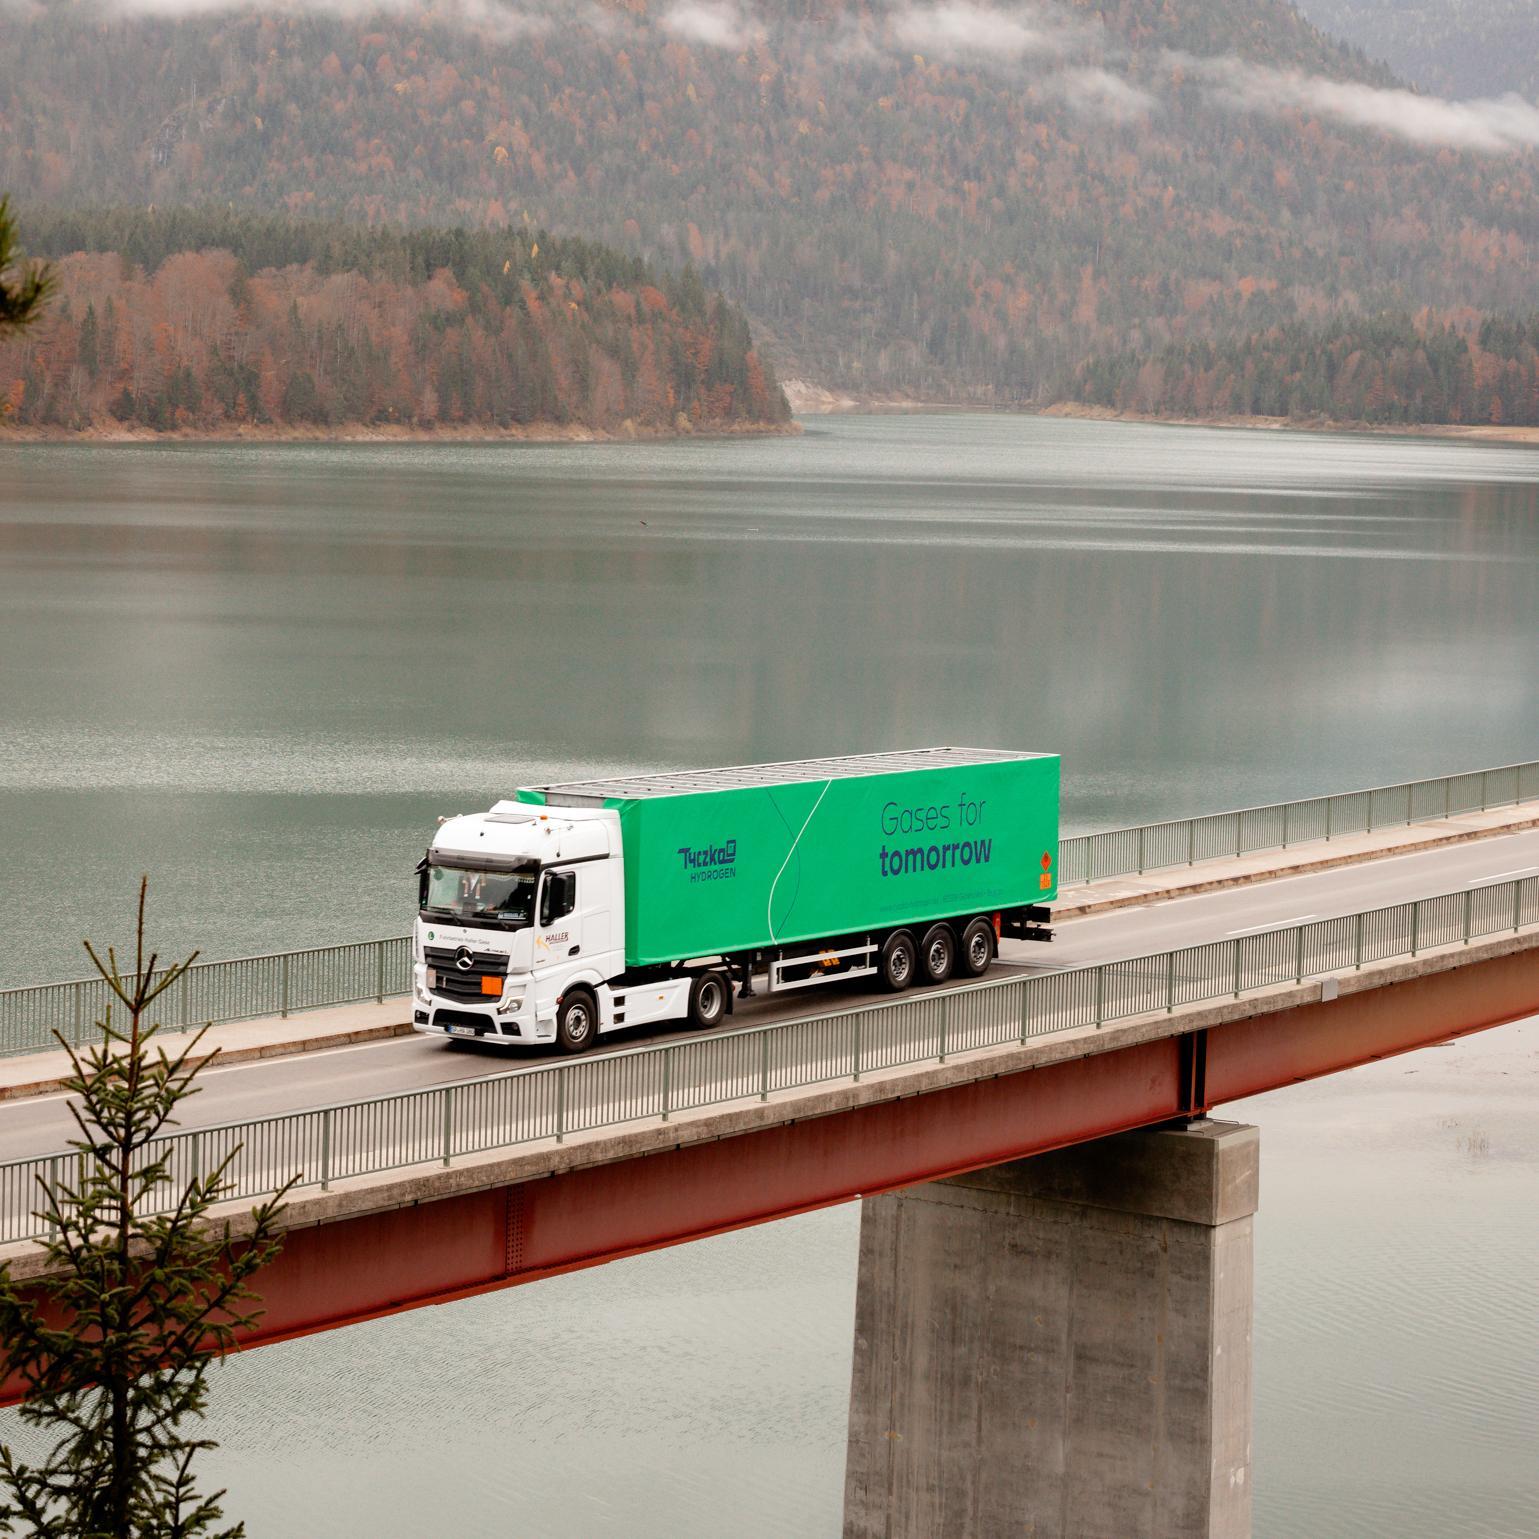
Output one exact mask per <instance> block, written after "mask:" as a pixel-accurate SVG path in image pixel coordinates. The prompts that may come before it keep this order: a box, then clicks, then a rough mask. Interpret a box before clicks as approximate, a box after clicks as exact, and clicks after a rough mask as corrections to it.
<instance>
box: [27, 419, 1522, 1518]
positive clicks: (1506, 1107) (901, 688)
mask: <svg viewBox="0 0 1539 1539" xmlns="http://www.w3.org/2000/svg"><path fill="white" fill-rule="evenodd" d="M1536 664H1539V457H1536V456H1535V454H1534V453H1532V452H1530V451H1526V450H1522V449H1516V448H1513V449H1506V448H1497V447H1485V446H1472V445H1464V444H1449V443H1438V442H1435V441H1427V440H1391V439H1382V438H1375V439H1355V438H1346V437H1342V438H1327V437H1316V436H1306V435H1296V434H1259V433H1257V434H1252V433H1227V432H1209V431H1204V430H1194V429H1169V428H1158V427H1144V426H1135V425H1126V424H1096V423H1077V422H1059V421H1051V420H1046V419H1023V418H1002V417H1001V418H991V417H964V416H957V417H912V418H910V417H903V418H897V417H888V418H845V419H835V420H832V421H820V422H815V423H812V424H810V425H809V430H808V432H807V433H806V434H805V436H803V437H801V438H799V439H789V440H787V439H773V440H766V441H764V442H745V441H741V440H734V441H730V442H695V443H681V444H652V445H623V446H622V445H614V446H592V445H582V446H548V447H547V446H516V447H503V446H467V445H444V446H431V447H415V446H390V447H383V446H336V447H330V446H302V447H288V446H284V447H268V446H260V447H259V446H230V447H201V446H198V447H194V446H168V447H154V448H140V447H115V446H114V447H107V446H102V447H77V446H53V445H48V446H25V447H14V446H13V447H7V448H0V722H3V724H4V729H3V731H0V828H3V829H4V845H3V850H4V854H5V857H6V861H7V865H8V868H9V879H8V880H7V881H6V882H5V883H4V884H3V891H0V925H3V927H4V933H5V934H6V935H7V936H8V937H10V938H11V944H10V945H9V946H8V948H7V952H6V955H5V956H4V957H3V958H0V985H4V984H6V983H19V982H26V981H33V980H35V979H38V978H46V977H61V976H73V975H76V974H78V972H79V971H80V968H79V962H78V956H79V952H78V946H79V939H80V937H81V935H82V934H87V933H89V934H92V935H94V936H97V937H101V938H115V937H116V936H118V935H120V934H121V933H122V926H123V919H124V916H125V912H126V903H127V899H128V895H129V887H130V884H131V882H132V881H133V879H134V877H135V875H136V873H138V872H139V871H141V870H149V871H150V872H151V873H152V877H153V879H154V882H155V884H156V889H155V914H156V918H157V923H158V928H159V933H160V935H161V936H162V937H163V938H165V939H166V940H167V941H168V942H169V943H170V944H172V945H185V946H192V945H199V946H202V947H203V948H204V949H205V952H206V954H209V955H235V954H240V953H243V952H253V951H263V950H269V949H277V948H282V947H288V946H293V945H302V944H321V943H326V942H330V941H337V940H347V939H357V938H364V937H372V936H374V935H380V934H397V933H402V932H403V931H404V930H405V928H406V926H407V922H408V916H409V904H410V897H411V881H410V868H411V865H412V864H413V862H414V860H415V858H416V856H417V854H418V853H420V850H421V848H422V846H423V844H424V843H425V841H426V837H427V834H428V832H429V830H430V829H431V828H432V826H433V820H434V818H435V816H436V815H438V814H440V813H448V812H453V811H460V810H465V809H467V808H471V807H475V806H483V805H486V804H487V803H488V801H489V799H491V798H493V797H496V796H500V795H504V794H507V793H508V792H509V791H510V790H511V789H512V788H513V787H514V786H517V785H519V784H522V783H527V782H528V781H530V780H534V779H537V778H544V777H548V776H570V775H573V774H577V773H587V772H591V771H599V770H606V769H611V768H621V767H634V766H647V767H658V768H662V767H668V766H674V765H694V764H713V763H728V762H741V761H748V760H757V759H766V758H788V757H793V756H799V755H804V754H825V753H841V752H854V751H861V750H870V749H877V748H886V747H892V746H898V745H905V744H917V743H933V742H964V743H985V744H998V745H1003V746H1022V747H1039V748H1052V749H1057V750H1059V751H1060V752H1061V753H1062V754H1063V756H1064V772H1065V793H1066V794H1065V800H1066V808H1065V810H1066V824H1067V826H1068V827H1069V828H1071V829H1077V828H1084V827H1092V826H1104V825H1106V824H1112V823H1121V822H1135V821H1141V820H1144V819H1146V818H1152V817H1159V816H1172V815H1179V814H1182V813H1186V812H1194V811H1204V810H1212V809H1215V808H1219V807H1225V806H1232V805H1236V804H1240V803H1245V802H1254V801H1262V800H1270V799H1274V798H1277V797H1282V796H1289V795H1302V794H1310V793H1314V792H1318V791H1323V790H1338V789H1345V788H1347V787H1350V786H1354V785H1358V784H1367V783H1372V782H1375V781H1379V780H1382V779H1386V778H1400V777H1402V776H1405V775H1417V774H1436V773H1441V772H1443V771H1445V770H1449V769H1458V768H1465V767H1470V766H1476V765H1483V764H1495V763H1500V762H1504V761H1508V760H1513V759H1520V758H1528V757H1532V756H1533V755H1534V754H1535V752H1536V751H1539V691H1536V689H1535V687H1534V684H1535V678H1536ZM1446 1052H1447V1054H1448V1055H1449V1056H1448V1059H1447V1062H1448V1063H1449V1064H1453V1063H1455V1062H1456V1060H1455V1058H1454V1057H1453V1056H1452V1055H1454V1054H1455V1053H1460V1054H1473V1061H1475V1062H1476V1063H1477V1067H1475V1068H1472V1069H1470V1070H1469V1072H1468V1073H1465V1074H1464V1075H1463V1077H1462V1078H1460V1077H1458V1076H1454V1077H1453V1078H1450V1077H1449V1075H1448V1074H1446V1073H1443V1072H1442V1070H1441V1069H1440V1070H1439V1071H1438V1072H1437V1073H1434V1072H1433V1063H1434V1061H1437V1062H1440V1063H1441V1062H1442V1060H1440V1059H1438V1055H1435V1054H1423V1055H1421V1057H1420V1058H1419V1059H1410V1060H1406V1061H1405V1063H1404V1064H1401V1065H1386V1066H1380V1067H1379V1068H1377V1069H1374V1070H1370V1071H1360V1073H1359V1074H1355V1075H1350V1076H1345V1077H1343V1078H1341V1079H1340V1080H1337V1081H1332V1082H1330V1083H1329V1084H1328V1085H1323V1086H1319V1087H1312V1088H1307V1089H1302V1090H1295V1091H1289V1092H1286V1093H1283V1094H1280V1095H1278V1096H1275V1097H1269V1098H1267V1100H1266V1104H1265V1105H1264V1106H1261V1107H1259V1108H1258V1107H1247V1108H1245V1109H1244V1110H1245V1115H1248V1116H1255V1117H1256V1118H1257V1120H1259V1121H1260V1122H1261V1123H1262V1126H1263V1137H1264V1139H1265V1141H1266V1148H1267V1162H1266V1178H1265V1179H1266V1193H1265V1197H1264V1206H1263V1216H1262V1220H1261V1224H1260V1228H1259V1230H1258V1250H1259V1257H1260V1261H1261V1277H1260V1282H1259V1284H1258V1297H1257V1312H1258V1340H1257V1372H1258V1386H1257V1468H1256V1477H1257V1513H1258V1533H1259V1534H1261V1535H1262V1536H1264V1539H1275V1536H1294V1535H1298V1536H1301V1539H1303V1536H1309V1539H1317V1536H1330V1535H1337V1534H1341V1535H1347V1534H1350V1535H1368V1536H1383V1539H1417V1536H1425V1539H1450V1536H1463V1535H1481V1536H1485V1535H1491V1536H1497V1535H1500V1536H1507V1539H1512V1536H1529V1539H1532V1536H1535V1535H1539V1517H1536V1516H1535V1514H1536V1511H1539V1460H1536V1459H1534V1458H1533V1456H1532V1450H1533V1448H1534V1447H1535V1446H1536V1445H1539V1391H1536V1389H1535V1385H1536V1383H1539V1325H1536V1321H1539V1309H1536V1308H1535V1304H1536V1290H1535V1283H1534V1278H1535V1277H1536V1276H1539V1241H1536V1235H1539V1223H1535V1221H1534V1220H1535V1217H1536V1215H1539V1147H1536V1136H1535V1133H1534V1129H1535V1127H1539V1100H1536V1087H1539V1060H1536V1051H1535V1045H1534V1039H1533V1037H1532V1036H1531V1035H1530V1036H1527V1037H1525V1036H1524V1035H1523V1029H1521V1028H1513V1029H1509V1031H1508V1032H1505V1033H1500V1034H1495V1035H1493V1036H1492V1037H1490V1038H1489V1039H1487V1040H1486V1043H1485V1044H1484V1045H1483V1046H1482V1047H1480V1048H1479V1049H1478V1050H1475V1049H1472V1048H1471V1047H1470V1046H1469V1045H1466V1046H1465V1047H1464V1048H1460V1049H1457V1050H1455V1049H1450V1050H1446ZM1457 1062H1459V1063H1462V1062H1464V1060H1463V1059H1462V1058H1461V1059H1458V1060H1457ZM1482 1066H1483V1067H1482ZM1374 1076H1380V1078H1374ZM1461 1140H1464V1141H1463V1142H1461ZM855 1223H856V1217H855V1213H854V1211H853V1210H837V1211H834V1212H830V1213H824V1214H819V1215H814V1216H812V1217H809V1218H805V1219H801V1220H796V1221H791V1222H786V1223H783V1224H779V1225H775V1226H771V1227H768V1228H764V1229H759V1230H756V1231H752V1232H750V1233H747V1234H742V1235H736V1236H731V1237H728V1238H725V1239H721V1240H716V1241H712V1242H708V1243H704V1244H699V1245H695V1246H691V1247H688V1248H686V1249H681V1250H677V1251H673V1252H669V1253H666V1254H663V1255H659V1256H652V1257H647V1258H641V1259H638V1260H634V1261H629V1262H624V1263H618V1264H615V1265H613V1266H610V1267H607V1268H604V1269H602V1270H599V1271H596V1272H593V1273H589V1274H585V1275H581V1276H577V1277H571V1278H565V1279H561V1280H558V1281H555V1282H551V1283H542V1284H536V1285H532V1286H528V1287H524V1288H520V1289H517V1290H515V1291H513V1292H511V1293H508V1294H504V1295H500V1296H496V1297H490V1298H485V1299H481V1300H477V1301H474V1302H470V1303H466V1304H460V1305H455V1306H452V1307H449V1308H443V1309H433V1310H426V1311H422V1312H419V1313H417V1314H413V1315H408V1316H405V1317H402V1318H400V1319H397V1320H392V1321H386V1322H380V1323H378V1324H374V1325H369V1326H363V1327H358V1328H356V1329H353V1330H350V1331H346V1332H339V1333H336V1334H333V1335H331V1336H326V1337H321V1338H317V1339H315V1340H311V1341H305V1342H298V1343H293V1344H291V1345H288V1346H284V1347H276V1348H271V1349H268V1350H266V1351H263V1352H261V1353H256V1354H253V1355H252V1356H250V1357H248V1358H245V1359H241V1360H239V1361H237V1362H234V1363H232V1364H231V1365H229V1366H228V1367H227V1368H226V1369H225V1370H224V1372H223V1374H222V1376H221V1381H220V1384H221V1387H220V1393H219V1397H218V1401H219V1403H218V1407H217V1415H216V1423H217V1425H216V1427H215V1429H214V1430H215V1433H216V1435H218V1436H220V1437H223V1438H224V1439H225V1440H226V1444H227V1446H226V1448H225V1449H224V1450H223V1451H222V1452H221V1453H220V1455H219V1456H218V1461H217V1462H218V1466H219V1476H220V1478H221V1479H224V1480H227V1481H228V1482H229V1483H230V1485H231V1491H232V1505H233V1507H234V1509H235V1510H236V1511H237V1512H238V1513H240V1514H241V1515H244V1516H247V1517H248V1518H249V1519H250V1525H251V1532H252V1534H253V1535H254V1536H260V1535H264V1534H274V1535H276V1534H298V1533H313V1534H318V1535H327V1536H337V1539H342V1536H349V1539H351V1536H354V1535H357V1536H364V1535H371V1536H372V1535H396V1534H400V1535H417V1534H438V1533H455V1534H463V1535H480V1534H486V1535H493V1534H496V1535H513V1534H516V1535H533V1534H549V1535H588V1534H593V1535H616V1536H618V1535H633V1534H656V1535H659V1536H662V1535H669V1536H674V1535H677V1536H686V1535H688V1536H694V1535H699V1536H710V1535H717V1534H729V1533H730V1534H742V1535H759V1534H763V1535H778V1534H786V1535H801V1534H829V1535H832V1534H836V1533H837V1532H838V1515H839V1497H840V1483H841V1479H842V1465H843V1419H844V1411H845V1396H846V1393H847V1374H848V1363H849V1331H850V1321H851V1313H852V1309H853V1288H854V1237H855Z"/></svg>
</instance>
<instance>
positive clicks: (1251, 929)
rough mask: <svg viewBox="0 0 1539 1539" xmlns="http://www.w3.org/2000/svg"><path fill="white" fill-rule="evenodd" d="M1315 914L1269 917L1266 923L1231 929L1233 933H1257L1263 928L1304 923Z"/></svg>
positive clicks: (1270, 928)
mask: <svg viewBox="0 0 1539 1539" xmlns="http://www.w3.org/2000/svg"><path fill="white" fill-rule="evenodd" d="M1314 917H1315V916H1314V915H1313V914H1295V915H1294V916H1293V918H1292V919H1269V920H1267V922H1266V923H1265V924H1253V925H1247V926H1246V928H1245V929H1243V930H1231V931H1230V932H1229V933H1230V934H1231V935H1255V934H1257V933H1258V932H1259V931H1261V930H1280V929H1281V928H1282V927H1283V926H1284V925H1289V924H1303V922H1304V921H1305V920H1306V919H1313V918H1314Z"/></svg>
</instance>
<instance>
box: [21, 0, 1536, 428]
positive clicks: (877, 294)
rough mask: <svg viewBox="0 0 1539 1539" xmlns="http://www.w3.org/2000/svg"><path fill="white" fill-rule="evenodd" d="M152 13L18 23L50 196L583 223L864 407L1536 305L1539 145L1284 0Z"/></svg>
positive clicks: (31, 131)
mask: <svg viewBox="0 0 1539 1539" xmlns="http://www.w3.org/2000/svg"><path fill="white" fill-rule="evenodd" d="M533 3H543V0H531V4H533ZM142 4H143V0H89V3H88V0H44V3H42V4H41V5H40V6H36V7H34V8H33V9H32V10H30V11H22V12H20V13H18V12H16V11H12V12H11V13H10V14H9V15H8V17H7V20H6V24H5V26H4V27H3V28H0V186H5V187H9V188H10V189H11V190H12V191H13V192H14V193H15V194H17V195H18V197H20V198H21V199H23V200H24V202H25V203H27V204H30V205H32V206H34V207H35V206H38V205H39V204H41V203H46V204H51V205H55V206H72V205H74V206H78V205H82V204H89V203H100V202H103V201H122V200H137V201H141V202H144V203H153V204H155V205H156V206H163V205H167V204H172V203H178V202H187V201H202V200H208V201H217V202H221V203H223V202H228V203H231V204H233V205H235V206H236V207H239V208H252V207H257V208H274V207H277V208H282V209H286V210H288V211H290V212H292V213H296V214H299V213H303V214H315V215H326V216H338V217H346V218H349V219H357V220H369V221H381V220H384V221H396V222H401V223H418V222H439V223H446V222H465V223H468V224H471V225H488V226H500V225H503V224H504V223H511V224H513V225H516V226H519V227H521V228H522V227H524V226H525V225H526V223H527V225H528V227H530V228H534V227H539V226H546V227H549V228H551V229H553V230H556V231H558V232H561V233H578V234H582V235H585V236H589V237H592V238H595V239H602V240H605V241H608V242H611V243H615V244H618V245H621V246H623V247H625V248H627V249H629V250H631V251H635V252H638V253H641V254H643V255H645V256H647V257H648V258H650V259H652V260H654V261H656V262H657V263H659V264H660V265H661V266H665V267H667V268H671V269H673V270H678V269H679V268H681V267H682V266H683V264H684V263H686V262H693V263H694V264H695V265H696V267H697V268H698V269H699V271H700V273H701V275H702V277H703V279H704V281H705V282H706V283H707V284H708V285H710V286H712V287H720V288H722V289H723V290H724V291H725V292H726V293H727V294H728V295H729V296H730V297H731V298H733V299H734V300H736V301H738V302H739V303H741V304H742V305H743V306H744V307H745V308H746V309H747V311H748V314H749V316H750V317H751V319H752V321H753V323H754V326H755V330H756V333H757V334H758V335H759V338H760V341H761V344H762V345H764V346H765V347H766V348H767V350H769V351H770V353H771V355H772V356H773V357H775V359H776V362H777V364H778V365H779V366H780V370H781V373H782V374H789V373H792V372H796V373H802V374H807V375H810V376H811V377H813V378H815V379H817V380H819V381H820V382H823V383H827V384H832V385H837V386H839V387H842V388H845V389H853V390H856V391H857V392H859V391H873V392H874V391H903V392H908V393H911V394H914V395H920V396H945V397H950V398H973V399H992V400H1005V401H1042V400H1045V399H1049V398H1051V397H1052V396H1053V395H1055V394H1059V393H1062V392H1064V391H1066V390H1071V389H1072V388H1073V384H1074V381H1075V378H1076V371H1077V369H1078V368H1079V366H1080V365H1081V364H1082V363H1083V362H1084V360H1085V359H1087V358H1089V357H1091V356H1099V357H1107V356H1111V355H1114V354H1122V353H1134V354H1147V353H1150V352H1152V351H1155V350H1158V349H1161V348H1164V347H1167V346H1184V345H1186V344H1187V343H1189V342H1201V341H1211V342H1214V343H1227V342H1230V341H1234V340H1236V339H1240V338H1244V337H1246V336H1249V335H1251V334H1253V333H1255V332H1257V331H1258V330H1262V329H1264V328H1267V327H1270V326H1275V325H1281V324H1292V323H1296V322H1297V323H1305V322H1317V321H1320V320H1323V319H1325V318H1327V317H1330V316H1331V315H1333V314H1335V313H1337V312H1338V311H1339V312H1345V313H1350V314H1355V313H1361V312H1374V311H1378V310H1381V309H1397V310H1407V311H1413V310H1417V309H1420V308H1421V307H1423V306H1427V305H1432V306H1438V307H1444V308H1452V307H1454V306H1474V307H1477V308H1479V309H1481V310H1482V311H1507V310H1512V309H1516V308H1527V306H1528V304H1529V303H1530V302H1531V299H1532V292H1533V283H1532V272H1531V268H1530V262H1531V258H1532V255H1533V252H1534V250H1535V247H1536V243H1539V179H1536V164H1539V163H1536V157H1535V155H1534V153H1533V151H1532V149H1530V148H1528V147H1527V146H1528V145H1529V144H1530V143H1531V142H1532V141H1530V140H1529V139H1527V138H1525V133H1526V129H1525V127H1524V125H1523V124H1522V123H1518V124H1516V126H1514V123H1513V122H1512V121H1510V120H1507V119H1501V120H1498V119H1493V118H1490V117H1489V115H1487V116H1481V115H1479V114H1476V115H1475V116H1473V117H1469V116H1464V117H1460V116H1457V115H1454V116H1450V115H1449V113H1448V111H1447V109H1446V104H1438V103H1424V102H1419V101H1418V100H1417V99H1416V98H1413V97H1410V96H1409V95H1407V94H1406V93H1404V92H1403V91H1400V90H1397V89H1396V88H1395V83H1394V81H1393V79H1392V78H1391V77H1390V76H1389V74H1388V73H1387V72H1386V71H1385V70H1384V69H1383V68H1382V67H1381V66H1377V65H1372V64H1370V63H1368V62H1367V61H1366V60H1365V59H1364V58H1363V57H1362V56H1361V55H1360V54H1357V53H1354V52H1352V51H1351V50H1349V49H1347V48H1346V47H1344V46H1341V45H1338V44H1335V43H1333V42H1331V41H1330V40H1329V39H1327V38H1326V37H1324V36H1323V35H1322V34H1321V33H1319V32H1318V31H1316V30H1315V29H1314V28H1313V27H1312V26H1310V25H1309V24H1308V23H1307V22H1305V21H1304V20H1303V19H1302V18H1301V17H1300V15H1299V14H1298V12H1297V11H1296V10H1295V9H1294V8H1293V7H1292V6H1291V5H1289V4H1286V3H1284V0H1075V3H1071V4H1068V5H1060V6H1057V7H1054V8H1047V7H1045V6H1039V7H1028V8H1022V7H989V6H986V5H983V4H980V3H973V0H941V3H925V4H907V3H890V4H886V5H882V6H877V5H873V4H869V3H864V0H779V3H776V4H770V3H767V0H766V3H763V4H760V5H759V6H758V7H757V8H754V7H751V6H750V5H748V4H747V3H746V0H745V3H742V4H737V3H733V0H626V4H625V5H624V6H621V5H620V4H618V3H611V4H608V5H602V6H601V5H599V4H596V3H588V0H569V3H567V4H564V5H562V6H560V7H557V8H552V9H549V10H542V9H528V8H523V9H515V8H513V7H512V6H511V5H505V4H500V3H498V0H475V3H474V4H472V3H471V0H440V3H439V5H438V6H437V7H436V8H434V9H429V10H427V11H425V12H422V13H413V15H412V16H410V17H408V16H407V15H406V14H403V12H402V11H401V10H400V9H399V8H394V9H392V10H391V11H390V12H389V14H381V15H376V16H372V17H364V16H363V15H362V14H361V13H360V12H356V11H354V10H353V8H352V7H351V6H350V5H343V4H342V3H341V0H314V7H313V8H312V9H309V10H306V9H303V8H302V7H301V5H300V0H294V3H293V4H292V5H290V6H288V7H285V8H283V9H280V10H276V11H273V10H269V11H267V12H266V13H252V12H249V11H246V10H242V9H239V8H232V9H220V8H217V7H216V6H214V5H213V4H212V3H211V4H209V5H207V6H203V5H200V6H199V7H197V8H196V11H197V13H196V14H194V15H190V16H188V17H187V18H185V19H181V20H170V19H166V18H165V17H164V16H161V15H157V16H149V15H145V14H137V13H136V14H128V12H127V11H126V10H125V9H123V7H127V6H133V7H136V8H138V7H142ZM104 7H105V8H104ZM1536 138H1539V133H1536Z"/></svg>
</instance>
